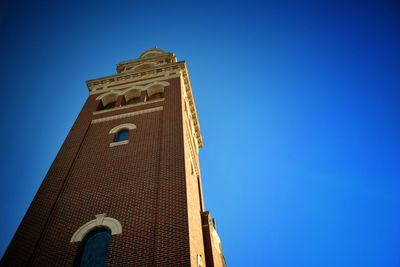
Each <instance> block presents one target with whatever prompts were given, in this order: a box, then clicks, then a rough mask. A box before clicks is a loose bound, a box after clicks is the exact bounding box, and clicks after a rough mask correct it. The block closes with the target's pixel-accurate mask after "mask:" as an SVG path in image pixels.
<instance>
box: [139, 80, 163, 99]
mask: <svg viewBox="0 0 400 267" xmlns="http://www.w3.org/2000/svg"><path fill="white" fill-rule="evenodd" d="M168 85H169V82H155V83H151V84H149V85H147V86H146V87H145V90H146V92H147V97H148V98H149V99H150V98H151V96H153V95H155V94H158V93H161V94H164V89H165V87H166V86H168Z"/></svg>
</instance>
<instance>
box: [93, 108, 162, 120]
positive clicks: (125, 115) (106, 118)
mask: <svg viewBox="0 0 400 267" xmlns="http://www.w3.org/2000/svg"><path fill="white" fill-rule="evenodd" d="M160 110H163V107H156V108H149V109H143V110H139V111H134V112H129V113H124V114H119V115H115V116H109V117H105V118H100V119H95V120H92V122H91V123H92V124H95V123H100V122H105V121H112V120H118V119H124V118H129V117H133V116H136V115H140V114H146V113H150V112H155V111H160Z"/></svg>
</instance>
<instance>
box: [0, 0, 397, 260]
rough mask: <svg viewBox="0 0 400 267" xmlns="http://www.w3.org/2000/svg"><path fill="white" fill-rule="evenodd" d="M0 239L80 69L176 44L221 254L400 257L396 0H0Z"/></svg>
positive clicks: (45, 154)
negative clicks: (200, 136) (199, 132)
mask: <svg viewBox="0 0 400 267" xmlns="http://www.w3.org/2000/svg"><path fill="white" fill-rule="evenodd" d="M0 36H1V42H0V76H1V87H0V89H1V93H2V108H3V112H1V113H0V119H1V125H2V131H1V139H0V142H1V147H2V149H1V150H0V151H1V169H0V177H1V180H0V208H1V210H0V211H1V214H2V219H1V220H0V237H1V239H0V254H2V253H3V252H4V250H5V249H6V246H7V245H8V243H9V241H10V239H11V238H12V235H13V233H14V232H15V230H16V228H17V226H18V224H19V222H20V221H21V219H22V216H23V215H24V213H25V211H26V209H27V207H28V205H29V203H30V202H31V200H32V198H33V196H34V194H35V192H36V190H37V189H38V186H39V185H40V182H41V181H42V179H43V177H44V176H45V174H46V172H47V170H48V168H49V166H50V165H51V163H52V161H53V159H54V157H55V155H56V153H57V151H58V149H59V148H60V146H61V144H62V142H63V140H64V138H65V137H66V135H67V133H68V131H69V129H70V128H71V126H72V124H73V122H74V120H75V118H76V116H77V115H78V113H79V111H80V109H81V107H82V105H83V103H84V101H85V99H86V97H87V95H88V91H87V89H86V86H85V81H86V80H88V79H92V78H97V77H102V76H106V75H111V74H113V73H115V65H116V64H117V63H118V62H120V61H123V60H127V59H132V58H136V57H137V56H138V55H139V54H140V53H141V52H142V51H144V50H145V49H148V48H151V47H154V46H158V47H160V48H162V49H164V50H166V51H171V52H175V53H176V55H177V57H178V59H180V60H186V61H187V63H188V66H189V73H190V77H191V83H192V86H193V90H194V95H195V101H196V104H197V109H198V113H199V118H200V125H201V129H202V134H203V138H204V142H205V146H204V148H203V149H202V150H201V152H200V158H201V169H202V176H203V187H204V195H205V196H204V197H205V204H206V208H207V209H209V210H211V213H212V214H213V215H214V216H215V217H216V219H217V225H218V231H219V233H220V236H221V239H222V245H223V249H224V252H225V256H226V259H227V263H228V266H230V267H231V266H268V267H292V266H297V267H313V266H316V267H317V266H318V267H320V266H325V267H337V266H340V267H347V266H349V267H350V266H364V267H375V266H376V267H382V266H385V267H398V266H400V212H399V210H400V180H399V179H400V157H399V150H400V120H399V117H400V104H399V101H400V49H399V48H400V5H399V3H398V2H396V1H394V0H391V1H390V0H388V1H385V0H381V1H262V2H261V1H260V2H252V1H242V2H239V1H238V2H236V1H224V2H214V1H210V2H208V1H196V2H195V1H182V2H177V1H159V2H157V1H63V2H61V1H48V2H43V1H26V2H24V1H2V3H1V4H0Z"/></svg>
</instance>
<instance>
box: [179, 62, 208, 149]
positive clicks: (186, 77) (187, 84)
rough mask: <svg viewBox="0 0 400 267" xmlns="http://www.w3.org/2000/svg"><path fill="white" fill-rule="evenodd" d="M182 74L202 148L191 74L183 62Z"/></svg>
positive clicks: (199, 144)
mask: <svg viewBox="0 0 400 267" xmlns="http://www.w3.org/2000/svg"><path fill="white" fill-rule="evenodd" d="M181 73H182V75H181V82H182V84H183V86H184V89H185V93H186V95H187V97H188V100H189V108H190V113H191V118H190V119H191V120H192V122H193V126H194V128H195V133H196V139H197V143H198V148H202V147H203V146H204V143H203V137H202V136H201V131H200V123H199V119H198V117H197V110H196V104H195V103H194V98H193V94H192V86H191V85H190V79H189V74H188V72H187V67H186V63H185V62H183V64H182V65H181Z"/></svg>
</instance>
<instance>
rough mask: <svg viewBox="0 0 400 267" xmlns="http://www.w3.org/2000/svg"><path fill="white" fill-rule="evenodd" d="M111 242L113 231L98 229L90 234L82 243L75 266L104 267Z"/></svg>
mask: <svg viewBox="0 0 400 267" xmlns="http://www.w3.org/2000/svg"><path fill="white" fill-rule="evenodd" d="M110 241H111V231H110V229H108V228H103V227H102V228H96V229H94V230H92V231H91V232H89V233H88V234H87V235H86V236H85V238H84V239H83V242H82V243H81V246H80V248H79V254H78V257H77V260H76V262H75V266H77V267H88V266H90V267H104V266H105V265H106V260H107V255H108V247H109V245H110Z"/></svg>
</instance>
